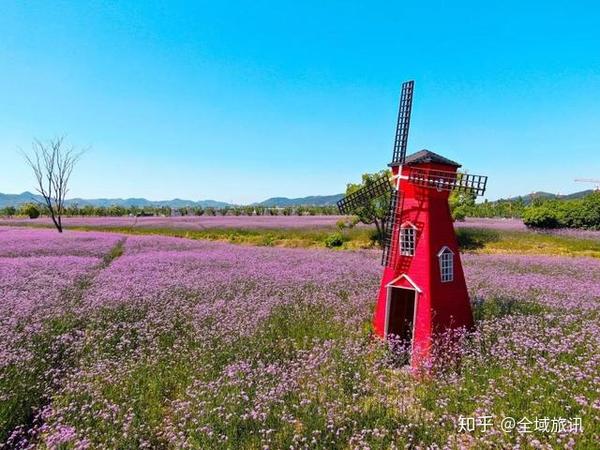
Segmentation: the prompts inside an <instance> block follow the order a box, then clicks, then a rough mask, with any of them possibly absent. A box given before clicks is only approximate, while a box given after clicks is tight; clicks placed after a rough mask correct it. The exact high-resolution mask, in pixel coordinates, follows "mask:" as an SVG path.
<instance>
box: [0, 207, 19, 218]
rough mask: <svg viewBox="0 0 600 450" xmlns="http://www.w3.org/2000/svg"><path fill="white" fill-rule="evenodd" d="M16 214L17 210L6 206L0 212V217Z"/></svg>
mask: <svg viewBox="0 0 600 450" xmlns="http://www.w3.org/2000/svg"><path fill="white" fill-rule="evenodd" d="M16 213H17V209H16V208H15V207H14V206H7V207H5V208H3V209H1V210H0V215H2V216H8V217H11V216H14V215H15V214H16Z"/></svg>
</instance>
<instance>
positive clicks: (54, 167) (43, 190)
mask: <svg viewBox="0 0 600 450" xmlns="http://www.w3.org/2000/svg"><path fill="white" fill-rule="evenodd" d="M22 153H23V157H24V158H25V161H26V162H27V164H28V165H29V167H31V169H32V170H33V174H34V176H35V179H36V183H37V186H36V191H37V192H38V193H39V194H40V195H41V196H42V197H43V199H44V203H45V207H46V208H47V209H48V211H49V214H50V218H51V219H52V222H53V223H54V226H55V227H56V229H57V230H58V232H59V233H62V230H63V226H62V216H63V213H64V210H65V200H66V197H67V193H68V192H69V189H68V186H69V180H70V178H71V174H72V173H73V169H74V168H75V165H76V164H77V162H78V161H79V159H80V158H81V155H83V153H84V152H83V151H78V150H77V149H76V148H75V147H73V146H70V147H66V145H65V138H64V136H60V137H57V138H54V139H51V140H49V141H47V142H42V141H41V140H39V139H35V140H34V141H33V144H32V151H31V153H30V154H28V153H25V152H22Z"/></svg>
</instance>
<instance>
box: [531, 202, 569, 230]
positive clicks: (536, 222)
mask: <svg viewBox="0 0 600 450" xmlns="http://www.w3.org/2000/svg"><path fill="white" fill-rule="evenodd" d="M559 216H560V214H559V212H558V210H557V208H552V207H551V206H549V205H541V206H531V207H529V208H527V209H525V211H523V223H524V224H525V225H527V226H528V227H530V228H559V227H560V226H561V225H562V224H561V221H560V220H559Z"/></svg>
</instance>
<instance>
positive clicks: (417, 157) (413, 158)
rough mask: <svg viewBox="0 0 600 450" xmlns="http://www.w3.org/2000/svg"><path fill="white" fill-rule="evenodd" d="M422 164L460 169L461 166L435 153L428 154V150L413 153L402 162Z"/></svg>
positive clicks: (391, 164) (392, 164)
mask: <svg viewBox="0 0 600 450" xmlns="http://www.w3.org/2000/svg"><path fill="white" fill-rule="evenodd" d="M424 163H434V164H446V165H447V166H454V167H460V166H461V165H460V164H459V163H457V162H454V161H452V160H450V159H448V158H444V157H443V156H441V155H438V154H437V153H434V152H430V151H429V150H426V149H423V150H420V151H418V152H417V153H413V154H412V155H408V156H407V157H406V159H405V160H404V164H408V165H412V164H424ZM388 165H389V166H397V165H398V164H394V163H390V164H388Z"/></svg>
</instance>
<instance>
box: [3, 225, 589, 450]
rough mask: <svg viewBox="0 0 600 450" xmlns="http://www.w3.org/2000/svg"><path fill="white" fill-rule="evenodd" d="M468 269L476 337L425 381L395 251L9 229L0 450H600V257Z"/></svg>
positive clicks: (467, 258)
mask: <svg viewBox="0 0 600 450" xmlns="http://www.w3.org/2000/svg"><path fill="white" fill-rule="evenodd" d="M150 219H155V220H156V221H159V220H165V219H160V218H150ZM177 219H178V220H179V221H180V222H179V223H186V222H184V221H183V219H185V218H177ZM193 219H194V220H196V221H197V224H200V223H202V226H204V222H202V221H203V220H206V219H209V218H199V219H197V218H193ZM210 219H213V218H210ZM229 219H236V220H237V219H240V220H246V221H248V220H250V219H258V218H235V217H233V218H229V217H226V218H220V217H215V218H214V222H213V226H224V225H214V224H215V223H218V222H217V221H218V220H221V221H223V220H229ZM260 219H261V220H262V218H260ZM265 219H267V218H265ZM268 219H271V220H273V218H268ZM275 219H276V220H281V221H279V222H278V223H279V224H282V223H283V222H286V224H292V223H298V218H296V217H277V218H275ZM284 219H285V220H284ZM303 219H304V218H303ZM307 219H311V220H314V223H313V225H314V226H331V225H334V224H335V221H336V220H337V218H330V217H327V218H326V219H324V218H307ZM97 220H105V219H97ZM106 220H107V221H108V220H109V219H106ZM111 220H113V219H111ZM114 220H121V219H114ZM168 220H173V219H168ZM326 220H327V221H329V220H332V221H333V223H332V224H329V225H326V224H325V221H326ZM288 221H289V222H288ZM153 223H156V222H153ZM171 223H177V221H174V222H171ZM192 223H193V222H192ZM221 223H223V222H221ZM230 223H231V222H230ZM246 223H248V222H246ZM186 226H189V224H186ZM286 226H293V225H286ZM463 262H464V265H465V271H466V277H467V282H468V285H469V288H470V290H471V299H472V303H473V306H474V312H475V316H476V319H477V322H476V329H475V330H474V331H473V332H471V333H462V334H461V335H460V336H458V337H459V339H458V340H456V339H452V340H448V342H447V345H440V347H439V351H438V352H436V356H435V358H434V360H433V361H432V363H431V367H430V368H429V369H430V371H429V372H428V375H427V376H423V377H415V376H414V375H413V374H411V373H409V372H408V371H407V370H406V369H405V368H403V367H402V365H401V364H399V362H398V361H399V357H398V352H399V350H398V349H397V348H396V346H394V345H388V344H385V343H383V342H381V341H379V340H376V339H373V338H372V337H371V333H370V319H371V315H372V310H373V306H374V301H375V298H376V294H377V289H378V286H379V276H380V273H381V266H380V265H379V252H376V251H372V250H364V251H330V250H325V249H323V250H306V249H283V248H270V247H252V246H236V245H231V244H225V243H217V242H208V241H193V240H187V239H178V238H169V237H160V236H125V235H119V234H109V233H97V232H74V231H67V232H65V233H63V234H62V235H60V234H58V233H56V232H53V231H50V230H45V229H35V230H32V229H28V228H10V227H0V311H1V312H2V315H1V316H0V317H1V319H0V336H1V337H2V343H3V345H2V347H1V349H0V356H1V358H0V448H52V449H58V448H78V449H83V448H197V449H222V448H249V449H250V448H252V449H255V448H264V449H267V448H272V449H280V448H287V449H289V448H293V449H296V448H298V449H305V448H327V449H330V448H332V449H336V448H339V449H347V448H357V449H367V448H381V449H388V448H448V449H455V448H456V449H462V448H545V449H550V448H581V449H590V448H597V447H596V445H597V442H599V441H600V390H599V388H598V386H599V385H600V260H599V259H593V258H568V257H549V256H529V255H528V256H520V255H488V254H467V255H463ZM443 338H444V337H440V339H441V340H442V341H443V340H444V339H443ZM458 355H460V357H459V356H458ZM484 416H485V417H487V416H490V417H491V420H492V421H493V423H494V427H493V428H492V429H491V430H488V431H487V432H486V431H482V430H481V429H480V428H478V429H477V430H476V431H475V432H471V433H465V432H463V431H461V430H460V426H459V424H460V421H461V417H484ZM505 417H513V418H515V419H516V420H517V421H518V420H521V419H523V418H527V419H528V420H530V421H532V423H533V421H534V420H535V419H540V420H541V419H543V418H547V419H548V420H549V421H551V420H553V419H557V420H558V419H559V418H563V419H565V420H569V421H571V422H569V423H572V419H576V418H579V419H580V420H581V424H582V427H581V429H579V428H577V427H572V426H566V425H565V426H563V427H562V428H560V429H557V430H554V431H553V430H552V429H550V428H547V429H542V428H537V429H536V428H533V425H532V429H531V430H530V432H519V430H517V429H514V430H512V431H509V432H505V431H502V430H500V422H501V420H502V418H505Z"/></svg>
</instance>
